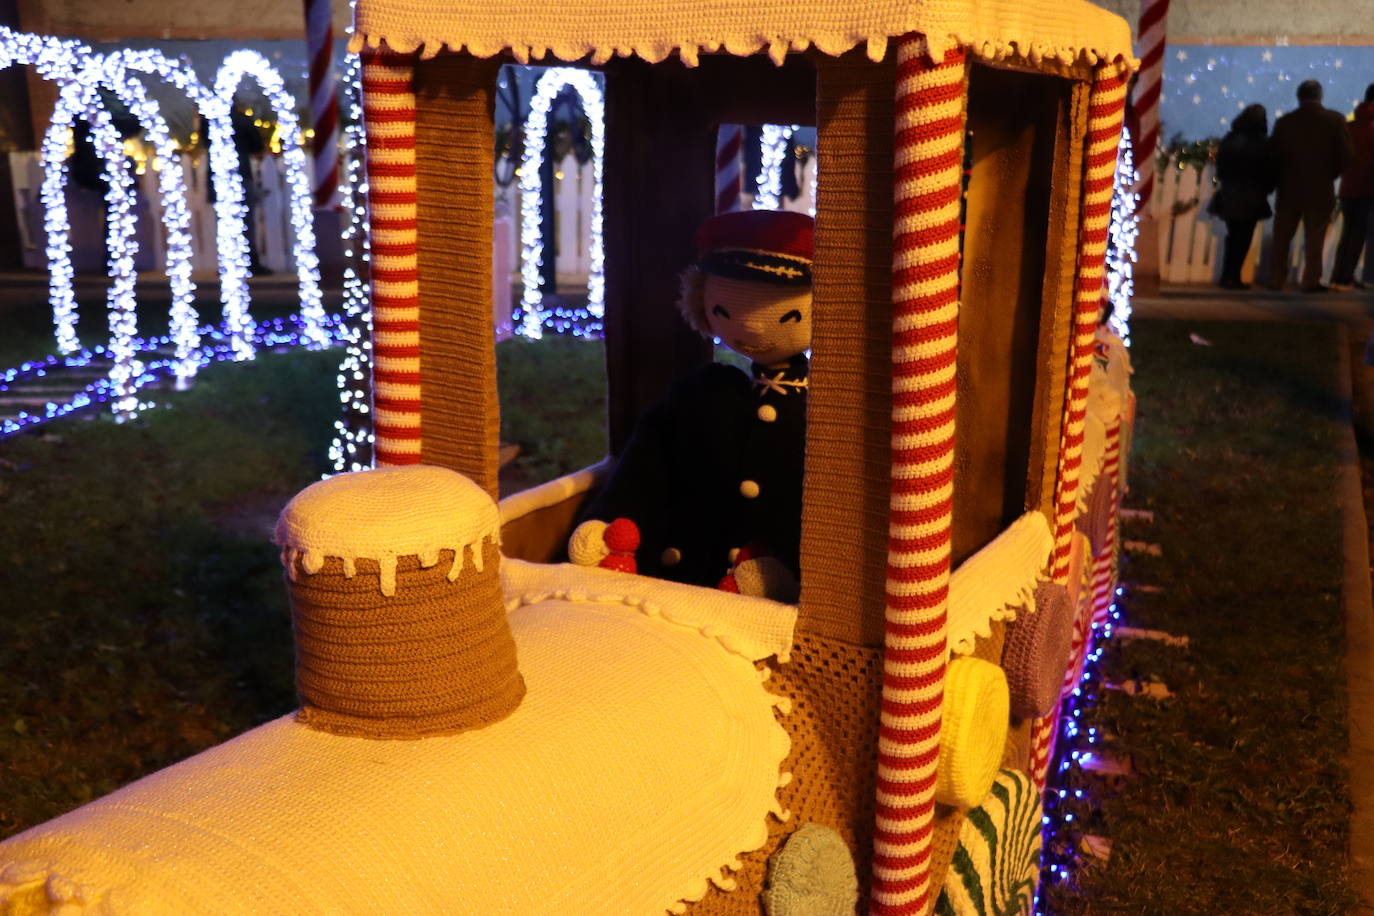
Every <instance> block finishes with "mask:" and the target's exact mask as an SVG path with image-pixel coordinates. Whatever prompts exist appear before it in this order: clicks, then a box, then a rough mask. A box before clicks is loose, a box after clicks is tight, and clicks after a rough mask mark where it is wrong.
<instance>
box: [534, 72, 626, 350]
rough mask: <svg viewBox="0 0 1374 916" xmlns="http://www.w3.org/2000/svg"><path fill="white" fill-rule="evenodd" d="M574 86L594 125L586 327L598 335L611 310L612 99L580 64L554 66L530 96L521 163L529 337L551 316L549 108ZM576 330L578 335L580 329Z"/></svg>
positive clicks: (589, 333)
mask: <svg viewBox="0 0 1374 916" xmlns="http://www.w3.org/2000/svg"><path fill="white" fill-rule="evenodd" d="M569 86H571V87H572V88H573V89H574V90H576V92H577V94H578V97H579V98H580V99H581V100H582V108H583V110H584V111H585V112H586V114H587V120H588V121H589V122H591V128H592V138H591V139H592V219H591V271H590V273H589V274H588V277H587V312H588V313H589V314H590V315H591V318H592V321H591V322H589V323H588V326H587V328H586V329H585V330H584V331H583V333H585V334H586V335H587V336H590V337H598V336H600V333H601V322H602V319H603V317H604V316H605V314H606V273H605V264H606V257H605V247H604V243H603V241H602V236H601V229H602V181H603V178H604V170H605V165H604V156H605V150H606V102H605V96H604V94H603V93H602V91H601V87H600V86H599V85H597V81H596V77H595V76H594V75H593V74H592V73H591V72H590V71H587V70H582V69H579V68H577V67H553V68H550V69H549V70H547V71H545V72H544V73H543V75H541V76H540V77H539V81H538V82H537V83H536V84H535V88H534V96H533V97H532V98H531V99H530V113H529V116H528V117H527V118H526V119H525V144H524V154H523V156H522V157H521V166H520V278H521V281H522V283H521V285H522V287H523V289H522V290H521V293H520V309H521V315H520V317H519V320H518V321H517V322H515V326H516V329H517V330H518V332H519V333H521V334H523V335H525V336H526V337H531V338H536V339H537V338H539V337H542V336H543V333H544V325H545V323H547V322H548V321H549V316H548V314H547V312H546V311H545V310H544V308H543V296H542V295H541V290H540V285H539V267H540V265H541V263H542V261H543V254H544V242H543V239H542V238H541V237H540V234H539V224H540V222H541V221H542V217H543V212H542V211H543V201H542V197H543V195H542V194H541V193H540V192H541V181H540V177H539V160H540V159H541V158H542V157H543V155H544V141H545V138H546V136H547V135H548V129H549V109H550V108H552V106H553V101H554V99H556V98H557V97H558V93H559V92H561V91H562V90H563V89H564V88H566V87H569ZM573 333H574V334H576V333H578V329H577V328H575V327H574V329H573Z"/></svg>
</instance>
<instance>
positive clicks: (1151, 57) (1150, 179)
mask: <svg viewBox="0 0 1374 916" xmlns="http://www.w3.org/2000/svg"><path fill="white" fill-rule="evenodd" d="M1168 21H1169V0H1141V4H1140V27H1139V36H1140V37H1139V47H1140V75H1139V76H1138V77H1137V78H1136V85H1135V96H1134V99H1133V101H1132V103H1131V107H1132V108H1133V109H1134V111H1135V116H1136V118H1137V119H1139V121H1140V137H1139V138H1138V139H1137V140H1136V143H1135V161H1136V163H1137V165H1138V167H1139V169H1140V181H1139V182H1138V183H1137V184H1136V186H1135V191H1136V193H1137V194H1138V195H1140V203H1139V204H1138V205H1137V212H1139V213H1149V212H1150V211H1149V210H1148V209H1147V208H1148V207H1149V205H1150V197H1151V195H1152V194H1153V193H1154V189H1155V147H1157V146H1158V145H1159V92H1160V88H1161V86H1162V85H1163V79H1164V47H1165V37H1166V34H1167V25H1168Z"/></svg>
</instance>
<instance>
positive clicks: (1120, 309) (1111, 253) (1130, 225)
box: [1107, 127, 1140, 347]
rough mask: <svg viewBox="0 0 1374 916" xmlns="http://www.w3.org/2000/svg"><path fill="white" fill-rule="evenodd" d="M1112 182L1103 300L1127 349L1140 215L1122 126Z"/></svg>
mask: <svg viewBox="0 0 1374 916" xmlns="http://www.w3.org/2000/svg"><path fill="white" fill-rule="evenodd" d="M1115 181H1116V184H1115V186H1114V189H1113V191H1112V214H1111V223H1110V228H1109V229H1108V245H1107V301H1108V302H1110V303H1111V306H1112V314H1111V318H1109V319H1108V324H1109V325H1110V326H1111V329H1112V331H1114V332H1115V333H1116V335H1117V336H1118V337H1120V338H1121V340H1122V341H1123V342H1124V343H1125V344H1126V346H1128V347H1129V346H1130V345H1131V298H1132V297H1133V296H1135V262H1136V251H1135V243H1136V239H1137V238H1138V237H1139V236H1140V216H1139V215H1138V214H1137V212H1136V208H1137V206H1138V203H1139V195H1138V194H1136V192H1135V186H1136V184H1137V183H1138V182H1139V181H1140V175H1139V173H1138V172H1137V171H1136V168H1135V152H1134V150H1133V149H1132V146H1131V132H1130V130H1129V129H1128V128H1125V127H1123V128H1122V129H1121V146H1120V147H1119V148H1118V150H1117V160H1116V179H1115Z"/></svg>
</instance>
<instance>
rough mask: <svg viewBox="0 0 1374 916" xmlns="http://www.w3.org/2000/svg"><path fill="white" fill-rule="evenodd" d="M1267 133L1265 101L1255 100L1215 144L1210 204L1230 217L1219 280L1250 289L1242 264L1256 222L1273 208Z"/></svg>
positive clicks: (1227, 286)
mask: <svg viewBox="0 0 1374 916" xmlns="http://www.w3.org/2000/svg"><path fill="white" fill-rule="evenodd" d="M1268 135H1269V123H1268V118H1267V115H1266V113H1265V110H1264V106H1263V105H1251V106H1249V107H1248V108H1246V109H1245V110H1244V111H1242V112H1241V113H1240V114H1238V115H1236V118H1235V120H1234V121H1232V122H1231V129H1230V130H1229V131H1227V133H1226V136H1225V137H1223V138H1222V140H1221V146H1219V147H1218V148H1217V182H1218V183H1219V185H1220V186H1219V187H1218V188H1217V192H1216V193H1215V194H1213V195H1212V201H1211V203H1210V204H1208V209H1209V210H1210V211H1211V212H1212V214H1213V215H1215V216H1217V217H1219V218H1220V219H1222V220H1223V221H1224V222H1225V223H1226V242H1225V246H1224V247H1223V249H1222V258H1221V286H1222V287H1223V288H1224V289H1249V286H1250V284H1248V283H1242V282H1241V280H1240V268H1241V265H1242V264H1244V263H1245V256H1246V254H1248V253H1249V251H1250V240H1251V239H1252V238H1253V237H1254V235H1255V226H1256V225H1258V223H1259V221H1260V220H1262V219H1268V218H1269V217H1270V216H1271V215H1273V212H1274V211H1272V210H1270V209H1269V190H1270V180H1269V166H1268V159H1267V157H1266V154H1265V141H1266V140H1267V139H1268Z"/></svg>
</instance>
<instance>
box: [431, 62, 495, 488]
mask: <svg viewBox="0 0 1374 916" xmlns="http://www.w3.org/2000/svg"><path fill="white" fill-rule="evenodd" d="M499 66H500V61H499V60H498V59H497V58H491V59H490V60H479V59H477V58H474V57H471V56H469V55H467V54H455V53H450V52H446V53H443V54H440V55H439V56H438V57H436V58H434V59H432V60H421V61H418V62H417V63H416V65H415V99H416V111H415V171H416V175H415V177H416V185H417V188H418V191H419V198H420V200H422V201H424V206H422V207H420V208H419V210H418V212H417V214H416V218H417V222H418V229H419V276H420V376H421V388H422V390H423V391H424V405H423V420H424V422H423V425H422V430H423V439H422V441H421V460H423V461H424V462H425V463H426V464H433V465H439V466H440V467H446V468H452V469H454V470H456V471H460V472H462V473H463V474H466V475H467V476H468V477H470V478H471V479H472V480H474V481H475V482H476V483H477V484H478V485H480V486H481V487H482V489H484V490H486V491H487V492H488V493H489V494H491V496H492V497H493V498H495V497H496V495H497V493H496V472H497V462H496V455H497V436H498V432H499V427H500V412H499V408H498V406H497V400H496V356H495V350H494V347H495V339H494V336H493V330H492V322H491V284H492V277H491V224H492V207H493V204H492V191H491V188H492V178H491V176H492V157H493V155H494V153H493V151H492V142H491V137H492V130H493V127H492V106H493V104H494V103H493V101H492V98H493V93H494V92H495V88H496V72H497V70H498V68H499Z"/></svg>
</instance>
